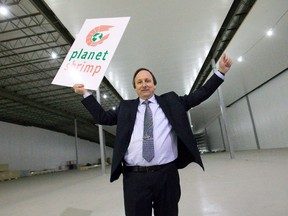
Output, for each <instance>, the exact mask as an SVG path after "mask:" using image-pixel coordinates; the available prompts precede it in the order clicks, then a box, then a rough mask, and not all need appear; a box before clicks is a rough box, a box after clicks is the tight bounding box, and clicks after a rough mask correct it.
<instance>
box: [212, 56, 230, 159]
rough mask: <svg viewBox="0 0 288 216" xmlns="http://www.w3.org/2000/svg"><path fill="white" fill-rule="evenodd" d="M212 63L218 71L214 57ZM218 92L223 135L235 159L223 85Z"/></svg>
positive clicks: (214, 70)
mask: <svg viewBox="0 0 288 216" xmlns="http://www.w3.org/2000/svg"><path fill="white" fill-rule="evenodd" d="M211 65H212V69H213V72H216V71H217V67H216V64H215V60H214V59H212V60H211ZM217 94H218V100H219V106H220V110H221V118H222V120H223V121H222V122H223V126H222V127H221V130H222V133H223V136H224V137H225V138H226V139H224V140H226V141H227V145H225V146H227V147H228V148H229V152H230V158H231V159H233V158H234V157H235V154H234V149H233V146H232V144H231V139H230V135H229V130H228V121H227V114H226V107H225V104H224V98H223V94H222V88H221V86H220V87H219V88H218V89H217ZM224 142H225V141H224Z"/></svg>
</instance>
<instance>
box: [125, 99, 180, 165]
mask: <svg viewBox="0 0 288 216" xmlns="http://www.w3.org/2000/svg"><path fill="white" fill-rule="evenodd" d="M139 100H140V102H139V105H138V110H137V116H136V121H135V124H134V129H133V132H132V136H131V140H130V143H129V147H128V149H127V152H126V154H125V158H124V159H125V162H126V165H127V166H152V165H159V164H166V163H169V162H171V161H174V160H175V159H176V158H177V156H178V151H177V137H176V134H175V132H174V131H173V130H172V126H171V125H170V123H169V122H168V119H167V118H166V116H165V114H164V113H163V111H162V109H161V108H160V106H159V104H158V103H157V101H156V99H155V97H154V96H152V97H151V98H150V99H149V101H150V103H149V106H150V109H151V111H152V115H153V139H154V158H153V159H152V161H150V162H147V161H146V160H145V159H144V158H143V156H142V144H143V129H144V113H145V104H143V101H144V100H142V99H139Z"/></svg>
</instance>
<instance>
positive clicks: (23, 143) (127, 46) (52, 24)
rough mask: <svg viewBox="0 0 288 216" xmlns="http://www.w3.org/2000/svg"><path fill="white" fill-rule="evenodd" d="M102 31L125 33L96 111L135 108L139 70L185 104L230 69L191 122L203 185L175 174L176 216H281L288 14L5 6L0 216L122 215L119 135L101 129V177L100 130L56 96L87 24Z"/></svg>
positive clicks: (31, 2) (88, 4)
mask: <svg viewBox="0 0 288 216" xmlns="http://www.w3.org/2000/svg"><path fill="white" fill-rule="evenodd" d="M111 17H130V21H129V23H128V25H127V28H126V30H125V32H124V34H123V37H122V39H121V41H120V43H119V45H118V47H117V49H116V52H115V54H114V56H113V59H112V61H111V63H110V65H109V67H108V69H107V71H106V73H105V77H104V79H103V81H102V82H101V84H100V87H99V92H100V95H101V104H102V106H103V107H104V108H105V109H114V108H115V107H116V106H117V105H118V104H119V102H120V101H121V100H123V99H133V98H136V97H137V95H136V94H135V91H134V89H133V86H132V84H131V82H132V76H133V73H134V71H135V70H136V69H138V68H140V67H146V68H149V69H150V70H151V71H153V73H154V74H155V76H156V78H157V80H158V84H157V89H156V94H159V95H160V94H162V93H165V92H168V91H175V92H176V93H177V94H179V95H184V94H188V93H189V92H190V91H194V90H195V89H197V88H199V87H200V86H201V85H203V83H204V82H205V81H206V80H207V78H208V77H209V76H211V74H212V73H213V71H212V62H213V60H214V61H215V62H216V64H217V61H218V60H219V58H220V56H221V55H223V53H226V54H227V55H229V56H230V57H231V58H232V59H233V66H232V68H231V70H230V71H229V73H228V74H227V75H226V77H225V81H224V83H223V85H222V86H221V88H220V90H221V91H218V92H216V93H215V94H213V95H212V97H211V98H209V99H208V100H207V101H205V102H203V103H202V104H200V105H199V106H197V107H195V108H193V109H191V110H190V111H189V113H188V115H189V117H190V120H191V128H192V130H193V132H194V134H195V135H196V137H197V138H198V145H199V146H198V147H199V150H200V151H201V153H202V158H203V161H204V165H205V167H206V171H205V172H203V171H202V170H201V169H200V168H199V167H197V166H196V165H195V164H191V165H189V166H188V167H187V168H185V169H183V170H180V175H181V183H182V198H181V201H180V204H179V209H180V215H181V216H182V215H183V216H186V215H196V216H198V215H199V216H202V215H205V216H206V215H208V216H209V215H221V216H223V215H224V216H225V215H227V216H228V215H229V216H234V215H235V216H236V215H237V216H238V215H245V216H246V215H271V216H272V215H279V216H282V215H283V216H284V215H287V213H288V208H287V206H286V203H287V200H288V188H287V183H286V182H287V180H288V174H287V172H285V170H286V166H285V165H286V164H287V162H288V157H287V156H288V142H287V138H288V135H287V129H288V123H287V121H286V119H287V117H288V116H287V115H288V114H287V108H286V107H287V100H286V98H287V96H288V95H287V94H288V87H287V80H288V75H287V62H288V53H287V50H288V39H287V38H288V37H287V35H288V28H287V27H288V2H287V1H286V0H277V1H269V0H258V1H256V0H250V1H249V0H240V1H236V0H235V1H232V0H220V1H195V0H190V1H188V0H185V1H181V2H179V1H175V0H169V1H164V0H159V1H156V2H155V1H153V2H152V1H145V2H144V3H143V2H140V1H132V0H128V1H123V0H119V1H117V2H115V1H112V0H107V1H105V2H102V1H101V2H100V1H95V0H94V1H92V0H85V2H84V1H76V0H61V1H56V0H0V42H1V43H0V180H1V181H0V215H5V216H8V215H9V216H10V215H11V216H12V215H13V216H18V215H31V216H33V215H40V214H41V215H43V214H44V215H53V216H54V215H55V216H78V215H79V216H80V215H82V216H85V215H87V216H93V215H124V209H123V194H122V182H121V180H118V181H117V182H115V183H113V184H111V183H109V169H110V160H111V158H112V157H113V143H114V139H115V126H104V127H103V129H104V143H105V161H106V163H105V169H106V170H105V172H104V173H103V167H101V165H99V164H100V163H101V160H100V159H101V155H100V145H99V143H100V136H101V134H100V133H99V127H98V125H95V121H94V120H93V118H92V117H91V116H90V114H89V113H88V112H87V110H86V109H85V108H84V107H83V105H82V104H81V102H80V101H81V96H79V95H76V94H75V93H74V92H73V90H72V89H71V88H69V87H65V86H60V85H53V84H51V82H52V80H53V78H54V77H55V75H56V74H57V72H58V70H59V68H60V66H61V64H62V62H63V60H64V58H65V57H66V55H67V53H68V51H69V49H70V47H71V46H72V44H73V42H74V40H75V38H76V37H77V34H78V33H79V31H80V28H81V26H82V25H83V23H84V21H85V19H92V18H111ZM94 93H95V92H93V94H94ZM221 97H222V98H223V103H224V105H225V107H224V108H225V110H224V111H223V110H222V109H221V106H220V105H221V102H219V101H220V99H219V98H221ZM219 103H220V105H219ZM75 134H77V136H75ZM75 143H77V145H76V144H75ZM76 147H77V148H76ZM75 165H76V167H75ZM87 165H89V166H87ZM91 165H92V166H91ZM76 168H78V169H76ZM196 195H197V196H196ZM199 197H200V198H201V199H199Z"/></svg>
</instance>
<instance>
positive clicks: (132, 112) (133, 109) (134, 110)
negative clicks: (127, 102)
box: [127, 98, 139, 135]
mask: <svg viewBox="0 0 288 216" xmlns="http://www.w3.org/2000/svg"><path fill="white" fill-rule="evenodd" d="M138 105H139V98H138V99H135V100H133V101H132V105H131V107H130V108H129V112H130V121H128V122H129V123H130V125H129V133H130V135H131V134H132V132H133V129H134V124H135V121H136V115H137V111H138ZM128 122H127V123H128Z"/></svg>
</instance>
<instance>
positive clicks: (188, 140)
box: [73, 54, 232, 216]
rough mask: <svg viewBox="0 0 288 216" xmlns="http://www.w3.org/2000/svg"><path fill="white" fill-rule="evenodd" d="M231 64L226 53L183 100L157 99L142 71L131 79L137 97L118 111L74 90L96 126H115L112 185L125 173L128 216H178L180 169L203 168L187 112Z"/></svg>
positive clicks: (146, 73) (150, 80)
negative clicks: (195, 165)
mask: <svg viewBox="0 0 288 216" xmlns="http://www.w3.org/2000/svg"><path fill="white" fill-rule="evenodd" d="M231 65H232V60H231V59H230V58H229V57H228V56H226V55H225V54H224V55H223V56H222V57H221V59H220V61H219V68H218V71H217V72H216V73H215V74H213V75H212V77H211V78H210V79H209V80H208V81H207V82H206V83H205V84H204V85H203V86H202V87H200V88H199V89H197V90H196V91H194V92H193V93H190V94H188V95H184V96H178V95H177V94H176V93H175V92H168V93H166V94H163V95H160V96H158V95H155V94H154V91H155V86H156V84H157V81H156V78H155V77H154V75H153V73H152V72H151V71H149V70H148V69H146V68H140V69H138V70H137V71H136V72H135V74H134V77H133V86H134V88H135V90H136V92H137V94H138V96H139V98H137V99H134V100H123V101H121V102H120V104H119V106H118V108H117V109H116V110H108V111H105V110H104V109H103V108H102V107H101V105H100V104H99V103H98V102H97V101H96V99H95V98H94V97H93V96H92V95H91V93H89V92H88V90H86V89H85V88H84V85H82V84H75V85H74V87H73V88H74V91H75V92H76V93H78V94H82V95H83V96H84V99H83V100H82V103H83V104H84V106H85V107H86V109H87V110H88V111H89V112H90V113H91V114H92V116H93V117H94V118H95V120H96V122H97V123H98V124H101V125H117V130H116V139H115V146H114V151H113V161H112V167H111V178H110V181H111V182H113V181H114V180H117V179H118V178H119V176H120V175H121V173H123V189H124V202H125V213H126V215H127V216H151V215H152V209H154V215H156V216H177V215H178V202H179V200H180V195H181V190H180V183H179V174H178V169H180V168H184V167H185V166H187V165H188V164H189V163H191V162H196V163H197V164H199V165H200V166H201V167H202V168H203V169H204V167H203V164H202V161H201V158H200V154H199V151H198V148H197V144H196V141H195V139H194V137H193V134H192V131H191V128H190V124H189V120H188V117H187V111H188V110H189V109H191V108H192V107H194V106H197V105H198V104H200V103H201V102H203V101H204V100H206V99H207V98H209V97H210V96H211V95H212V94H213V92H215V90H216V89H217V88H218V87H219V86H220V85H221V83H222V82H223V80H224V76H225V74H226V73H227V72H228V71H229V69H230V67H231ZM145 101H146V102H145ZM144 103H145V104H144ZM147 122H148V123H147ZM144 124H145V125H144ZM147 128H148V129H147ZM146 140H149V141H146ZM144 143H145V144H144ZM144 146H145V147H144ZM147 146H148V147H147ZM146 147H147V148H146ZM147 155H148V156H147Z"/></svg>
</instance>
